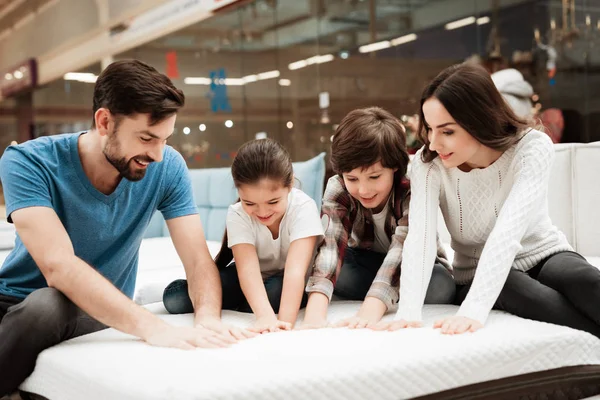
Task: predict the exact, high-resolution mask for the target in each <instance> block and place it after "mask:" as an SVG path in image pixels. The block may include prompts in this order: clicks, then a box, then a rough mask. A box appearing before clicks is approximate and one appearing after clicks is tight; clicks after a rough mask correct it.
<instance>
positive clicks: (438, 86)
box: [377, 65, 600, 337]
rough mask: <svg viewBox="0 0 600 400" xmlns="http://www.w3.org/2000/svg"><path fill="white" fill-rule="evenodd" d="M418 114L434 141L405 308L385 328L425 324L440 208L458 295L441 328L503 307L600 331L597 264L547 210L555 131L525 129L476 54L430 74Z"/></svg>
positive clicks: (425, 167)
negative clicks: (473, 60)
mask: <svg viewBox="0 0 600 400" xmlns="http://www.w3.org/2000/svg"><path fill="white" fill-rule="evenodd" d="M421 121H422V122H421V129H420V134H421V139H422V140H423V142H424V143H425V146H424V147H423V148H422V149H421V150H419V152H418V153H417V154H416V156H415V159H414V162H413V165H412V168H413V169H412V171H413V172H412V176H411V178H412V180H411V190H412V193H413V200H412V209H411V213H410V221H409V225H410V231H409V234H408V237H407V239H406V243H405V247H404V264H403V272H402V275H401V285H400V302H399V308H398V312H397V315H396V321H395V322H393V323H391V324H385V323H381V324H379V326H378V327H377V328H378V329H391V330H394V329H399V328H403V327H406V326H419V325H420V323H421V322H420V321H421V308H422V305H423V297H424V293H425V289H426V286H425V283H426V282H428V280H429V276H430V275H431V265H432V264H433V263H432V261H433V258H434V256H435V234H434V232H435V230H436V226H437V222H436V217H437V209H438V207H441V210H442V214H443V216H444V220H445V222H446V226H447V227H448V230H449V231H450V234H451V237H452V248H453V249H454V251H455V257H454V262H453V264H454V276H455V279H456V281H457V283H458V286H457V296H456V304H457V305H461V306H460V309H459V311H458V313H457V314H456V315H455V316H452V317H449V318H445V319H443V320H440V321H437V322H436V323H435V324H434V327H436V328H441V331H442V332H443V333H447V334H458V333H463V332H467V331H476V330H477V329H480V328H481V327H483V325H484V324H485V321H486V318H487V317H488V314H489V312H490V310H491V309H492V308H495V309H500V310H505V311H508V312H510V313H512V314H515V315H518V316H521V317H524V318H528V319H533V320H538V321H544V322H550V323H554V324H559V325H565V326H569V327H572V328H575V329H581V330H584V331H587V332H590V333H592V334H594V335H596V336H599V337H600V308H598V304H599V303H600V271H599V270H598V269H596V268H595V267H593V266H592V265H590V264H589V263H587V262H586V260H585V259H584V258H583V257H582V256H580V255H579V254H577V253H575V252H573V249H572V248H571V246H570V245H569V243H568V242H567V240H566V238H565V236H564V235H563V234H562V233H561V232H560V231H559V230H558V229H557V228H556V227H555V226H554V225H552V221H551V220H550V217H549V216H548V202H547V194H548V189H547V187H548V181H549V176H550V170H551V166H552V161H553V157H554V150H553V146H552V142H551V141H550V139H549V138H548V136H547V135H546V134H544V133H543V132H539V131H537V130H534V129H531V128H527V127H526V124H525V122H524V121H521V120H520V119H518V118H517V117H516V116H515V115H514V113H513V112H512V111H511V109H510V107H509V106H508V105H507V104H506V103H505V102H504V101H503V99H502V97H501V95H500V93H499V92H498V90H497V89H496V88H495V87H494V84H493V82H492V80H491V78H490V76H489V74H488V73H487V72H486V71H485V70H484V69H483V68H481V67H476V66H469V65H456V66H453V67H450V68H448V69H446V70H444V71H443V72H442V73H440V74H439V75H438V76H437V77H436V78H435V79H434V80H433V81H432V82H431V83H430V84H429V86H428V87H427V88H426V89H425V91H424V93H423V96H422V98H421Z"/></svg>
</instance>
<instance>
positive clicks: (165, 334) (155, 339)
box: [144, 324, 235, 350]
mask: <svg viewBox="0 0 600 400" xmlns="http://www.w3.org/2000/svg"><path fill="white" fill-rule="evenodd" d="M144 340H145V341H146V342H147V343H149V344H151V345H153V346H158V347H174V348H178V349H183V350H193V349H195V348H196V347H203V348H218V347H228V346H229V345H231V344H232V343H234V342H235V340H230V339H229V338H227V337H225V336H223V335H220V334H218V333H216V332H214V331H211V330H209V329H206V328H201V327H198V328H192V327H187V326H171V325H167V324H164V326H162V327H160V328H159V329H156V330H154V331H152V332H151V333H150V334H149V335H148V336H147V337H145V338H144Z"/></svg>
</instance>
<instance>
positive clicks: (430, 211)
mask: <svg viewBox="0 0 600 400" xmlns="http://www.w3.org/2000/svg"><path fill="white" fill-rule="evenodd" d="M411 168H412V174H411V180H410V182H411V183H410V187H411V193H412V198H411V202H410V213H409V216H408V221H409V222H408V235H407V237H406V241H405V242H404V250H403V257H402V258H403V261H402V268H401V271H400V299H399V302H398V311H397V313H396V319H405V320H407V321H420V320H421V319H422V308H423V302H424V301H425V294H426V293H427V287H428V286H429V281H430V279H431V274H432V272H433V264H434V260H435V255H436V249H437V244H436V239H437V215H438V207H439V201H440V200H439V197H440V187H441V184H440V182H441V177H440V171H439V167H438V166H437V165H436V164H435V163H433V162H430V163H424V162H423V161H422V160H421V152H420V151H419V152H417V154H416V155H415V157H414V159H413V161H412V166H411Z"/></svg>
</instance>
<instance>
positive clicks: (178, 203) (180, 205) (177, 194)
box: [158, 150, 198, 220]
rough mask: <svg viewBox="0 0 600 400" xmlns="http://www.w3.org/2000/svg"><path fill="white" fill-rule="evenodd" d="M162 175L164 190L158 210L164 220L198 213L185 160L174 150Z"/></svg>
mask: <svg viewBox="0 0 600 400" xmlns="http://www.w3.org/2000/svg"><path fill="white" fill-rule="evenodd" d="M169 164H170V165H169V166H168V168H167V171H166V173H165V175H164V179H165V185H164V188H165V190H164V191H163V196H162V199H161V200H160V202H159V204H158V210H159V211H160V212H161V213H162V215H163V217H164V219H165V220H168V219H173V218H177V217H182V216H184V215H191V214H198V208H197V207H196V202H195V201H194V193H193V191H192V182H191V180H190V173H189V171H188V168H187V165H186V164H185V160H184V159H183V157H182V156H181V154H179V153H178V152H176V151H175V150H171V161H170V163H169Z"/></svg>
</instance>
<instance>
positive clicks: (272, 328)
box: [248, 314, 292, 333]
mask: <svg viewBox="0 0 600 400" xmlns="http://www.w3.org/2000/svg"><path fill="white" fill-rule="evenodd" d="M291 329H292V324H290V323H289V322H284V321H280V320H278V319H277V317H276V316H275V314H273V315H272V316H267V317H261V318H257V319H256V322H255V323H254V325H253V326H252V327H250V328H248V330H249V331H252V332H256V333H269V332H279V331H289V330H291Z"/></svg>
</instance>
